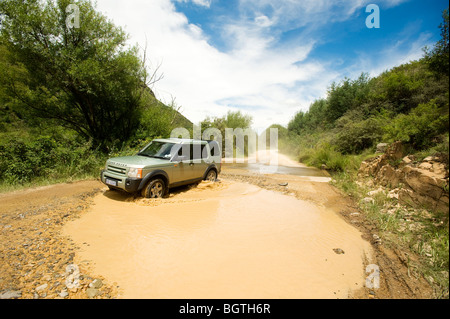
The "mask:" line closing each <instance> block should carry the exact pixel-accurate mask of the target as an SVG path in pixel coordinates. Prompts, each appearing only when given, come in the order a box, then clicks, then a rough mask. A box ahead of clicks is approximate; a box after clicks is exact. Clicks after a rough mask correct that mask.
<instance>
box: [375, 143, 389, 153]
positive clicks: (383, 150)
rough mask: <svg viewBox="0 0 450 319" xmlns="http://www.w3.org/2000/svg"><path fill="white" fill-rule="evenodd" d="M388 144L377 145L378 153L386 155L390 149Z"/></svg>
mask: <svg viewBox="0 0 450 319" xmlns="http://www.w3.org/2000/svg"><path fill="white" fill-rule="evenodd" d="M388 146H389V144H388V143H379V144H378V145H377V153H384V152H386V149H387V148H388Z"/></svg>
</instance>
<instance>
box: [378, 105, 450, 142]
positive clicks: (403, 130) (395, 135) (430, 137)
mask: <svg viewBox="0 0 450 319" xmlns="http://www.w3.org/2000/svg"><path fill="white" fill-rule="evenodd" d="M448 121H449V117H448V103H447V105H446V106H444V107H439V106H438V105H437V104H436V100H431V101H430V102H428V103H425V104H420V105H419V106H418V107H416V108H415V109H413V110H412V111H411V112H410V113H409V114H399V115H398V116H397V117H396V118H394V120H393V121H391V122H390V123H388V124H387V125H386V126H384V131H385V134H384V137H385V139H386V140H388V141H390V142H393V141H402V142H406V143H410V144H411V145H412V146H413V147H414V148H415V149H418V150H422V149H425V148H428V147H430V145H432V144H435V143H433V142H434V140H435V139H436V138H437V137H438V136H439V135H441V134H444V133H445V132H448V129H449V124H448Z"/></svg>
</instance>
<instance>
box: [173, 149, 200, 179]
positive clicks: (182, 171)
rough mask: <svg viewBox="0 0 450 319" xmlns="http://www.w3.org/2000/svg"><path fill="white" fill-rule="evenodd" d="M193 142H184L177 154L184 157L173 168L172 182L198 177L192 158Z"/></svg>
mask: <svg viewBox="0 0 450 319" xmlns="http://www.w3.org/2000/svg"><path fill="white" fill-rule="evenodd" d="M192 148H193V146H192V144H182V145H181V147H180V149H179V150H178V153H177V156H178V157H179V158H181V157H182V156H183V157H184V158H182V159H181V160H180V161H178V163H177V164H175V165H176V166H175V167H174V168H173V174H172V183H178V182H184V181H188V180H191V179H195V178H196V173H195V164H194V162H193V160H192V155H193V152H192Z"/></svg>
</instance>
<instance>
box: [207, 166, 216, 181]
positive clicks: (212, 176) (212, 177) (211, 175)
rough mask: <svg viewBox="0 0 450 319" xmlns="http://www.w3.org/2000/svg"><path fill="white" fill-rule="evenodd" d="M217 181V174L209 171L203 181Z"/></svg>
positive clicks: (212, 170)
mask: <svg viewBox="0 0 450 319" xmlns="http://www.w3.org/2000/svg"><path fill="white" fill-rule="evenodd" d="M216 180H217V172H216V171H215V170H214V169H211V170H210V171H209V172H208V174H206V177H205V181H210V182H215V181H216Z"/></svg>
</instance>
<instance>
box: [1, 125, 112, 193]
mask: <svg viewBox="0 0 450 319" xmlns="http://www.w3.org/2000/svg"><path fill="white" fill-rule="evenodd" d="M104 161H105V155H103V154H102V153H100V152H98V151H96V150H93V149H92V145H91V143H89V142H88V143H86V142H84V143H83V142H78V141H75V140H72V139H70V138H69V136H66V137H64V136H61V135H59V136H51V135H42V136H34V135H33V134H31V133H23V132H22V133H20V134H14V133H13V134H2V137H1V142H0V181H1V183H2V184H8V185H15V184H24V183H30V182H33V181H35V180H36V179H39V178H46V179H56V180H58V179H61V178H73V177H81V176H96V175H97V174H98V170H99V168H100V167H101V165H103V163H104Z"/></svg>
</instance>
